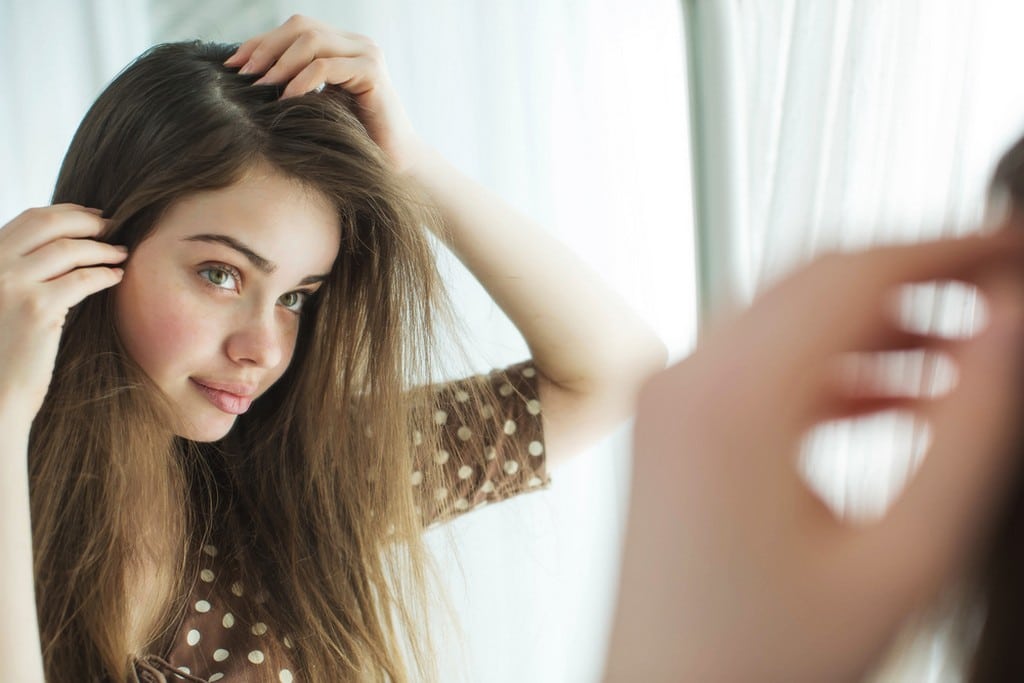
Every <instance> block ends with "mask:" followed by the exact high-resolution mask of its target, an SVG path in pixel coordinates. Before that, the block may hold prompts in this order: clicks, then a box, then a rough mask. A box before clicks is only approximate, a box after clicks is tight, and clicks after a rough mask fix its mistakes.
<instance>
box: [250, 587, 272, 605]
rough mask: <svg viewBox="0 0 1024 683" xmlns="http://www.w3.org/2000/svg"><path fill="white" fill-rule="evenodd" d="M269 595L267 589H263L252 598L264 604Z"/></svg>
mask: <svg viewBox="0 0 1024 683" xmlns="http://www.w3.org/2000/svg"><path fill="white" fill-rule="evenodd" d="M269 597H270V596H269V595H268V594H267V591H264V590H261V591H260V592H259V593H257V594H256V595H254V596H253V598H252V599H253V602H258V603H260V604H262V603H264V602H266V601H267V599H268V598H269Z"/></svg>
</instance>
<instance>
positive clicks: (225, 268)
mask: <svg viewBox="0 0 1024 683" xmlns="http://www.w3.org/2000/svg"><path fill="white" fill-rule="evenodd" d="M212 272H220V273H224V274H226V275H229V276H230V277H233V278H234V279H235V282H236V283H237V282H239V281H241V279H242V274H241V273H239V272H238V270H237V269H235V268H232V267H231V266H229V265H226V264H223V263H217V264H212V265H208V266H206V267H204V268H202V269H200V270H199V276H200V277H201V278H202V279H203V283H204V284H206V286H207V287H212V288H213V289H216V290H219V291H227V289H226V288H225V287H221V286H219V285H217V284H215V283H213V282H211V281H210V279H209V278H208V277H206V276H205V275H203V273H212ZM290 294H297V295H299V296H300V297H301V299H300V300H299V304H298V308H293V307H291V306H285V308H286V309H287V310H289V311H291V312H292V313H294V314H295V315H302V309H303V308H304V307H305V306H306V303H307V302H308V301H309V299H310V297H312V296H313V294H314V293H313V292H305V291H302V290H296V291H294V292H288V293H287V294H284V295H282V297H281V298H284V297H285V296H288V295H290Z"/></svg>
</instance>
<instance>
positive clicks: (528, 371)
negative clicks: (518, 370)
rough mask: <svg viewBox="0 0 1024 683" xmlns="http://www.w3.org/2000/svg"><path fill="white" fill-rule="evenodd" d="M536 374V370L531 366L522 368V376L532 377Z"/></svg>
mask: <svg viewBox="0 0 1024 683" xmlns="http://www.w3.org/2000/svg"><path fill="white" fill-rule="evenodd" d="M536 374H537V371H536V370H534V369H533V368H523V377H533V376H534V375H536Z"/></svg>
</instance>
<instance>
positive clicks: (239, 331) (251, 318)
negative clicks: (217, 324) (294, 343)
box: [225, 310, 288, 369]
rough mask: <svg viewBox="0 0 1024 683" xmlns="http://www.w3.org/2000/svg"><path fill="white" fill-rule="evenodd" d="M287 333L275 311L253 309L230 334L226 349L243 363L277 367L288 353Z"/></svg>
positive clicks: (233, 359)
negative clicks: (276, 317)
mask: <svg viewBox="0 0 1024 683" xmlns="http://www.w3.org/2000/svg"><path fill="white" fill-rule="evenodd" d="M287 346H288V344H287V338H286V332H285V330H283V329H282V328H281V326H280V324H279V323H278V322H277V321H275V319H274V311H273V310H270V311H259V312H255V311H254V312H251V314H250V315H248V316H247V317H246V318H245V319H243V320H240V321H239V324H238V325H237V326H236V327H235V329H234V331H233V332H232V333H231V334H230V335H229V336H228V339H227V344H226V349H225V350H226V352H227V355H228V357H229V358H230V359H231V360H232V361H234V362H235V363H238V364H239V365H250V366H254V367H261V368H268V369H269V368H275V367H277V366H278V365H280V364H281V361H282V359H283V358H284V356H285V354H286V353H287Z"/></svg>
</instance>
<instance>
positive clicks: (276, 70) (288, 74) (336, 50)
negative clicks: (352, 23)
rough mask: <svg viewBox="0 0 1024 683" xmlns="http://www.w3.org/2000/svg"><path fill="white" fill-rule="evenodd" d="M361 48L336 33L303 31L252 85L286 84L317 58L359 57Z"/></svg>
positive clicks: (360, 44)
mask: <svg viewBox="0 0 1024 683" xmlns="http://www.w3.org/2000/svg"><path fill="white" fill-rule="evenodd" d="M364 49H365V46H364V45H363V44H362V43H360V42H358V41H356V40H352V39H348V38H345V37H344V36H341V35H338V34H335V33H330V32H327V31H316V30H314V31H306V32H305V33H302V34H300V35H299V36H298V37H297V38H296V39H295V42H293V43H292V44H291V45H289V46H288V48H287V49H286V50H285V51H284V54H282V55H281V56H280V57H279V58H278V60H277V63H276V64H274V66H273V67H271V68H270V69H269V70H268V71H267V72H266V73H265V74H264V75H263V76H262V77H261V78H260V79H259V80H257V81H255V82H254V83H253V85H261V84H281V83H287V82H288V81H290V80H292V79H293V78H294V77H295V76H297V75H298V74H299V73H300V72H302V70H303V69H305V68H306V67H307V66H309V65H310V64H311V63H312V62H314V61H316V60H318V59H331V58H335V57H358V56H360V55H361V54H362V51H363V50H364ZM321 82H323V81H321Z"/></svg>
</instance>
